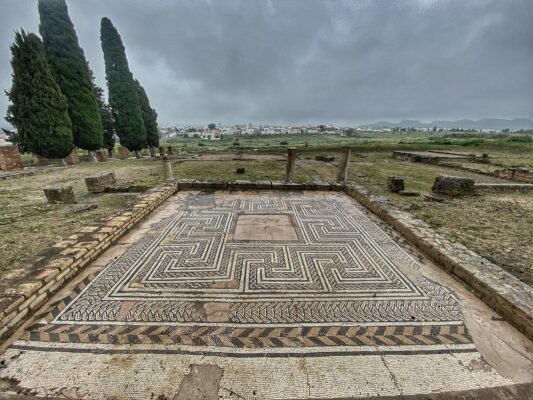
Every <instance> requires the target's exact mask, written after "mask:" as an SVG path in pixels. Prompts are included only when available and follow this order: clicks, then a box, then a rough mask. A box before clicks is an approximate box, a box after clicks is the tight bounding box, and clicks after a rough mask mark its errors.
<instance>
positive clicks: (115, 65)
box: [100, 17, 146, 157]
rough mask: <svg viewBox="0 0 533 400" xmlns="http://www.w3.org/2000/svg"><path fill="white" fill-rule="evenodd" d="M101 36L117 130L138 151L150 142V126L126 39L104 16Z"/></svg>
mask: <svg viewBox="0 0 533 400" xmlns="http://www.w3.org/2000/svg"><path fill="white" fill-rule="evenodd" d="M100 40H101V41H102V50H103V52H104V61H105V71H106V80H107V88H108V93H109V105H110V106H111V110H112V111H113V119H114V120H115V130H116V132H117V135H118V137H119V138H120V144H122V145H123V146H125V147H126V148H127V149H128V150H131V151H135V152H136V153H137V157H139V156H140V155H139V153H138V152H139V150H142V149H143V148H144V147H145V146H146V128H145V127H144V122H143V117H142V113H141V106H140V104H139V96H138V95H137V88H136V86H135V81H134V80H133V75H132V73H131V72H130V69H129V66H128V60H127V58H126V50H125V48H124V45H123V44H122V39H121V37H120V35H119V33H118V32H117V30H116V28H115V27H114V26H113V24H112V23H111V21H110V20H109V19H108V18H105V17H104V18H102V22H101V27H100Z"/></svg>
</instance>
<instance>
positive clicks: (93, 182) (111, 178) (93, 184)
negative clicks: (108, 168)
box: [85, 172, 117, 193]
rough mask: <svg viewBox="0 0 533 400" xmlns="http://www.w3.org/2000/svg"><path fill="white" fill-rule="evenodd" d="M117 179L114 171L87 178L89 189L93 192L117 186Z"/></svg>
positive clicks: (86, 182) (100, 191)
mask: <svg viewBox="0 0 533 400" xmlns="http://www.w3.org/2000/svg"><path fill="white" fill-rule="evenodd" d="M116 183H117V180H116V178H115V173H114V172H104V173H101V174H98V175H95V176H89V177H87V178H85V184H86V185H87V190H88V191H89V192H91V193H102V192H105V189H106V188H107V187H111V186H115V185H116Z"/></svg>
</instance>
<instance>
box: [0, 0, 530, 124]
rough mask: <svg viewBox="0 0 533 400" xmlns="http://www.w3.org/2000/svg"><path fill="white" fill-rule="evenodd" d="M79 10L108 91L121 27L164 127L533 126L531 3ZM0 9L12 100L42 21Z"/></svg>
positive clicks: (1, 46)
mask: <svg viewBox="0 0 533 400" xmlns="http://www.w3.org/2000/svg"><path fill="white" fill-rule="evenodd" d="M67 3H68V5H69V12H70V16H71V19H72V20H73V22H74V25H75V28H76V31H77V34H78V37H79V40H80V44H81V46H82V48H83V49H84V51H85V54H86V56H87V58H88V61H89V64H90V66H91V68H92V69H93V71H94V73H95V75H96V78H97V82H98V83H99V84H100V85H101V86H103V87H104V88H105V75H104V62H103V56H102V51H101V47H100V33H99V29H100V18H101V17H102V16H107V17H109V18H110V19H111V20H112V21H113V23H114V25H115V26H116V28H117V29H118V31H119V33H120V34H121V36H122V40H123V42H124V44H125V46H126V52H127V56H128V59H129V63H130V68H131V70H132V72H133V74H134V75H135V77H136V78H138V79H139V80H140V82H141V83H142V84H143V85H144V87H145V89H146V91H147V93H148V96H149V97H150V100H151V102H152V106H153V107H154V108H156V110H157V112H158V113H159V123H160V125H167V124H175V123H176V124H180V123H193V124H207V123H209V122H217V123H218V122H220V123H223V124H233V123H248V122H253V123H285V124H299V123H319V122H320V123H334V124H340V125H349V124H356V123H363V122H375V121H379V120H400V119H419V120H424V121H432V120H434V119H461V118H473V119H478V118H486V117H493V118H515V117H526V118H531V117H533V28H532V21H533V1H532V0H467V1H465V0H412V1H407V0H405V1H400V0H389V1H386V0H381V1H380V0H353V1H340V0H339V1H314V0H278V1H276V0H271V1H252V0H242V1H238V0H211V1H209V0H203V1H200V0H199V1H192V0H190V1H185V0H182V1H176V0H150V1H145V0H90V1H87V0H70V1H67ZM0 4H1V8H0V87H1V88H2V89H8V88H9V87H10V86H11V77H10V72H11V66H10V64H9V59H10V52H9V45H10V43H11V42H12V40H13V36H14V35H13V31H14V30H15V29H19V28H21V27H22V28H24V29H26V30H29V31H34V32H38V23H39V22H38V12H37V5H36V1H35V0H0ZM6 107H7V98H6V97H5V96H1V99H0V110H1V112H2V117H3V115H5V109H6ZM0 125H6V124H5V121H3V120H2V122H1V124H0Z"/></svg>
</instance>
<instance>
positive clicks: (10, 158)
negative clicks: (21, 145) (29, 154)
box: [0, 145, 24, 171]
mask: <svg viewBox="0 0 533 400" xmlns="http://www.w3.org/2000/svg"><path fill="white" fill-rule="evenodd" d="M22 169H24V164H23V163H22V158H21V157H20V153H19V151H18V148H17V146H15V145H12V146H0V170H2V171H18V170H22Z"/></svg>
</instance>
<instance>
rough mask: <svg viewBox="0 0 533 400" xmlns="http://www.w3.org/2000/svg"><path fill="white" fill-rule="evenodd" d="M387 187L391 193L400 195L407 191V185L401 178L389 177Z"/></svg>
mask: <svg viewBox="0 0 533 400" xmlns="http://www.w3.org/2000/svg"><path fill="white" fill-rule="evenodd" d="M387 186H388V188H389V190H390V191H391V192H394V193H398V192H399V191H401V190H404V189H405V183H404V181H403V177H401V176H389V178H388V179H387Z"/></svg>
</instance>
